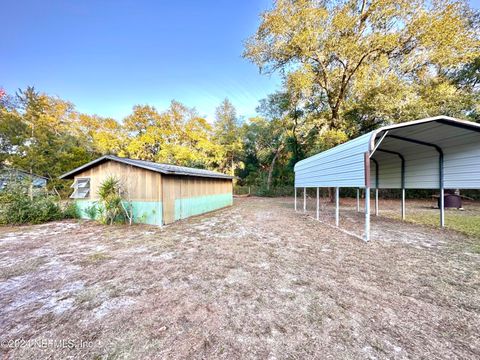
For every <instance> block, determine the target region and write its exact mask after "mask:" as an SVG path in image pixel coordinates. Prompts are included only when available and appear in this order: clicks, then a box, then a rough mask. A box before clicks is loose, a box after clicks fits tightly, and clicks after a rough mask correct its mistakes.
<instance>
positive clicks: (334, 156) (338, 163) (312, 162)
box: [295, 133, 370, 187]
mask: <svg viewBox="0 0 480 360" xmlns="http://www.w3.org/2000/svg"><path fill="white" fill-rule="evenodd" d="M369 140H370V133H369V134H365V135H362V136H360V137H358V138H356V139H354V140H351V141H348V142H346V143H344V144H341V145H338V146H336V147H335V148H332V149H330V150H327V151H324V152H322V153H320V154H317V155H314V156H311V157H309V158H307V159H304V160H302V161H300V162H298V163H297V164H296V165H295V186H296V187H317V186H318V187H330V186H332V187H334V186H340V187H364V186H365V165H364V159H365V158H364V156H365V155H364V154H365V152H366V151H368V144H369Z"/></svg>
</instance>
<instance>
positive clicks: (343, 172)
mask: <svg viewBox="0 0 480 360" xmlns="http://www.w3.org/2000/svg"><path fill="white" fill-rule="evenodd" d="M479 134H480V124H477V123H474V122H470V121H465V120H459V119H455V118H452V117H449V116H436V117H430V118H425V119H421V120H416V121H410V122H404V123H400V124H394V125H389V126H383V127H381V128H378V129H376V130H374V131H371V132H369V133H367V134H364V135H362V136H359V137H357V138H355V139H353V140H350V141H347V142H345V143H343V144H341V145H338V146H336V147H334V148H331V149H329V150H327V151H324V152H321V153H319V154H316V155H313V156H311V157H309V158H306V159H304V160H301V161H299V162H298V163H296V164H295V187H365V186H369V183H370V181H369V162H368V161H367V159H368V158H371V159H374V158H375V157H376V156H380V154H378V151H383V152H385V151H387V152H388V151H390V152H395V153H403V152H404V151H407V152H410V153H411V152H412V151H416V152H417V155H421V154H423V153H427V152H432V151H433V152H435V150H436V149H437V151H439V152H441V151H442V149H443V148H446V149H448V153H452V149H455V148H457V149H460V148H461V147H465V146H466V143H467V142H468V143H469V146H470V147H471V148H472V147H474V148H475V151H474V152H475V153H474V154H472V153H469V154H468V156H469V157H470V158H471V159H474V158H475V157H477V156H479V155H480V142H479V141H478V139H479V138H478V135H479ZM477 143H478V144H479V145H478V147H477V145H472V144H477ZM410 156H415V155H410ZM472 161H473V160H471V161H470V164H467V162H465V161H462V162H461V164H462V166H464V167H465V168H466V167H467V165H470V166H471V167H470V169H472V171H473V169H477V170H475V171H476V172H475V173H471V174H470V175H469V174H463V175H465V176H469V177H470V178H473V179H471V180H469V181H470V184H468V186H464V187H463V186H460V185H457V184H455V182H454V181H449V184H448V185H449V186H450V187H458V188H478V187H479V186H480V177H479V176H478V174H477V172H479V171H478V169H479V168H478V164H477V162H476V160H475V161H473V162H472ZM453 162H455V166H456V164H460V162H458V160H457V159H453V157H451V156H450V157H449V159H448V163H447V164H446V165H447V166H450V165H451V164H452V163H453ZM410 163H411V162H410ZM449 171H450V173H452V174H453V170H449ZM452 174H450V175H451V177H453V175H454V174H453V175H452ZM409 175H410V176H412V175H413V176H414V175H415V173H412V172H411V171H410V172H409ZM450 175H449V176H450Z"/></svg>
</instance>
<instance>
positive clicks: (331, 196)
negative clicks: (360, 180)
mask: <svg viewBox="0 0 480 360" xmlns="http://www.w3.org/2000/svg"><path fill="white" fill-rule="evenodd" d="M328 198H329V200H330V203H332V204H333V203H334V202H335V195H334V192H333V188H331V187H329V188H328Z"/></svg>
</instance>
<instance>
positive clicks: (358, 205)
mask: <svg viewBox="0 0 480 360" xmlns="http://www.w3.org/2000/svg"><path fill="white" fill-rule="evenodd" d="M357 212H360V189H358V188H357Z"/></svg>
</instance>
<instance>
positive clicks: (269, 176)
mask: <svg viewBox="0 0 480 360" xmlns="http://www.w3.org/2000/svg"><path fill="white" fill-rule="evenodd" d="M279 153H280V149H278V150H277V152H276V153H275V156H274V157H273V159H272V162H271V163H270V169H268V178H267V190H268V191H270V186H271V185H272V174H273V167H274V166H275V162H276V161H277V158H278V154H279Z"/></svg>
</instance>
